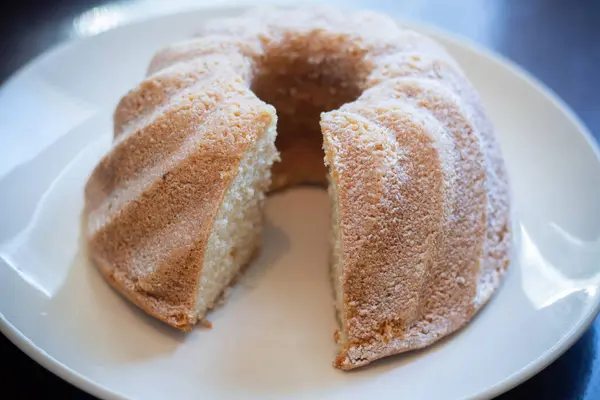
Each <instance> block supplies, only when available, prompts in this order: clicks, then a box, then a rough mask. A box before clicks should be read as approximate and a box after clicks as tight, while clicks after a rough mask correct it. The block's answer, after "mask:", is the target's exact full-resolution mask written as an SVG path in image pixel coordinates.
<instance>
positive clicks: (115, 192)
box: [85, 80, 274, 330]
mask: <svg viewBox="0 0 600 400" xmlns="http://www.w3.org/2000/svg"><path fill="white" fill-rule="evenodd" d="M216 84H217V82H216V81H215V80H213V81H211V83H210V85H211V87H214V85H216ZM144 85H145V84H142V86H144ZM196 87H197V90H196V91H192V92H190V93H189V94H188V95H186V96H189V98H188V99H187V100H188V101H189V103H179V104H178V105H176V104H172V105H171V107H170V108H169V113H168V114H169V118H168V119H165V118H163V117H160V116H159V117H158V118H156V119H153V120H151V121H150V122H149V123H148V124H147V125H144V127H142V128H139V129H138V130H137V131H135V132H132V133H130V134H128V136H127V137H126V138H125V139H124V140H121V141H118V142H117V144H116V146H115V149H114V150H113V152H111V153H109V154H108V155H107V156H106V157H105V158H104V159H103V160H102V161H101V162H100V164H99V165H98V166H97V167H96V169H95V170H94V171H93V173H92V175H91V177H90V180H89V181H88V183H87V185H86V190H85V193H86V208H85V217H86V222H87V224H86V225H87V228H86V235H87V237H88V251H89V254H90V256H91V259H92V260H93V261H94V263H95V264H96V265H97V266H98V267H99V269H100V270H101V271H102V272H103V274H104V275H105V277H106V278H107V280H108V281H109V282H110V283H111V284H112V285H113V286H114V287H115V288H116V289H117V290H119V291H120V292H121V293H123V294H124V295H125V296H126V297H127V298H129V299H130V300H131V301H132V302H134V303H135V304H137V305H138V306H139V307H140V308H142V309H144V310H145V311H146V312H148V313H149V314H151V315H153V316H155V317H156V318H158V319H160V320H162V321H165V322H167V323H169V324H171V325H173V326H174V327H177V328H179V329H182V330H189V329H190V328H191V326H192V325H193V324H194V323H195V322H196V321H197V319H198V316H197V315H195V314H194V304H195V299H196V295H197V285H198V280H199V279H200V273H201V267H202V263H203V257H204V252H205V247H206V243H207V241H208V237H209V235H210V232H211V230H212V223H213V220H214V218H215V215H216V213H217V211H218V209H219V207H220V204H221V201H222V199H223V196H224V194H225V192H226V190H227V188H228V186H229V184H230V183H231V181H232V180H233V179H234V178H235V174H236V171H237V170H238V168H237V167H238V164H239V162H240V160H241V159H242V157H243V155H244V154H245V152H246V149H247V148H248V147H249V146H250V145H252V144H253V143H254V142H255V141H256V140H257V138H258V136H259V135H260V134H262V132H263V131H264V130H265V129H266V128H267V127H268V126H269V125H270V123H271V121H272V119H273V118H274V116H273V114H272V111H271V109H270V108H269V107H267V106H266V105H264V103H263V102H261V101H260V100H258V99H257V98H256V97H255V96H254V95H252V94H251V93H250V92H248V91H247V90H245V89H243V87H241V88H240V87H236V86H235V85H232V84H231V83H226V84H221V85H220V86H219V87H218V89H219V90H216V91H215V92H214V93H212V92H211V91H210V90H209V91H206V90H202V86H198V85H197V86H196ZM121 104H125V103H124V102H122V103H121ZM120 111H121V110H120V109H117V113H119V112H120ZM174 115H177V117H174ZM147 127H148V128H147ZM147 129H151V130H152V134H151V135H150V136H145V138H146V139H145V140H137V138H138V137H139V136H140V135H144V134H145V131H146V130H147ZM148 138H152V139H153V140H148ZM157 143H158V144H157ZM120 146H129V147H128V148H129V149H130V150H129V152H123V153H120V152H119V149H120ZM136 157H137V158H136ZM149 158H150V160H148V159H149ZM132 159H135V160H136V162H134V163H131V160H132ZM138 160H139V161H138ZM106 164H112V166H111V167H110V168H107V167H106V166H105V165H106ZM140 164H143V166H140ZM200 317H202V316H200Z"/></svg>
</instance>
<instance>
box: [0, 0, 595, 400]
mask: <svg viewBox="0 0 600 400" xmlns="http://www.w3.org/2000/svg"><path fill="white" fill-rule="evenodd" d="M363 1H364V4H366V5H368V6H369V7H371V8H374V9H379V10H382V11H387V12H389V13H392V14H394V15H396V16H399V17H402V18H407V19H413V20H421V21H424V22H427V23H429V24H433V25H437V26H439V27H441V28H444V29H447V30H449V31H453V32H455V33H458V34H460V35H463V36H466V37H468V38H470V39H471V40H473V41H475V42H478V43H479V44H482V45H484V46H486V47H488V48H489V49H492V50H494V51H496V52H498V53H500V54H502V55H504V56H505V57H507V58H509V59H511V60H513V61H515V62H516V63H518V64H520V65H521V66H522V67H524V68H525V69H526V70H528V71H529V72H531V73H532V74H533V75H535V76H537V77H538V78H539V79H540V80H541V81H542V82H543V83H545V84H546V85H547V86H548V87H549V88H551V89H552V90H553V91H554V92H556V93H557V94H558V95H559V96H560V97H562V98H563V99H564V100H565V101H566V103H567V104H568V105H569V106H571V107H572V108H573V110H574V111H575V112H576V113H577V114H578V115H579V117H580V118H581V119H582V120H583V122H584V123H585V124H586V125H587V126H588V128H589V129H590V130H591V132H592V134H593V135H594V137H595V138H596V140H598V139H600V1H595V0H589V1H577V0H572V1H566V0H522V1H519V0H512V1H511V0H455V1H447V0H421V1H398V0H382V1H373V0H371V1H365V0H363ZM11 3H14V2H11ZM107 3H108V2H106V1H99V0H55V1H50V0H22V1H20V2H18V5H13V6H12V7H13V8H11V9H10V10H9V9H8V7H7V4H8V3H6V4H5V3H3V6H4V7H3V10H2V12H1V15H0V55H1V58H0V83H2V82H4V81H5V80H6V79H7V78H8V77H9V76H10V75H11V74H12V73H13V72H15V71H16V70H17V69H18V68H19V67H21V66H22V65H24V64H25V63H27V62H28V61H30V60H31V59H32V58H33V57H35V56H36V55H38V54H40V53H42V52H43V51H45V50H47V49H48V48H49V47H51V46H53V45H55V44H56V43H59V42H62V41H65V40H69V39H74V38H77V37H78V35H81V32H79V33H77V32H76V30H74V29H73V26H74V25H73V21H74V18H76V17H77V16H78V15H80V14H81V13H82V12H85V11H86V10H89V9H90V8H92V7H101V6H103V5H105V4H107ZM130 3H131V2H130ZM136 3H143V0H138V1H136ZM352 3H354V4H358V5H360V3H361V1H358V0H357V1H353V2H352ZM599 332H600V319H597V320H596V321H595V322H594V324H593V325H592V326H591V328H590V329H589V330H588V331H587V332H586V333H585V334H584V335H583V336H582V337H581V339H579V341H578V342H576V344H575V345H574V346H573V347H572V348H571V349H570V350H568V351H567V352H566V353H565V354H564V355H563V356H562V357H560V358H559V359H558V360H557V361H555V362H554V363H553V364H551V365H550V366H549V367H547V368H546V369H545V370H544V371H542V372H541V373H539V374H538V375H536V376H535V377H533V378H532V379H530V380H529V381H527V382H525V383H523V384H521V385H520V386H518V387H517V388H515V389H513V390H512V391H510V392H508V393H506V394H504V395H502V396H500V398H501V399H503V400H505V399H506V400H509V399H515V398H517V399H518V398H527V399H529V398H535V399H585V400H591V399H600V359H599V354H600V334H599ZM0 355H1V357H0V360H1V363H2V364H3V368H2V369H3V370H4V372H3V373H2V379H1V382H2V386H3V387H2V389H3V392H4V393H11V392H13V391H16V393H19V396H18V397H16V398H30V397H39V395H40V394H42V396H43V397H49V396H50V394H51V395H52V396H53V397H54V396H55V397H58V398H63V399H64V398H74V399H87V398H92V397H91V396H89V395H87V394H85V393H83V392H82V391H80V390H78V389H76V388H74V387H73V386H71V385H69V384H68V383H66V382H64V381H62V380H61V379H59V378H57V377H56V376H54V375H53V374H52V373H50V372H48V371H46V370H45V369H43V368H42V367H41V366H39V365H37V364H36V363H35V362H34V361H32V360H31V359H29V358H28V357H27V356H26V355H24V354H23V353H21V351H20V350H18V349H17V348H16V347H15V346H14V345H12V344H11V343H10V342H9V341H8V340H7V339H6V338H5V337H3V336H2V335H0ZM24 378H25V379H26V381H27V382H28V384H27V385H23V383H22V382H23V379H24Z"/></svg>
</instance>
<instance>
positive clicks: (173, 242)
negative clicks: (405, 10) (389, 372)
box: [84, 8, 511, 369]
mask: <svg viewBox="0 0 600 400" xmlns="http://www.w3.org/2000/svg"><path fill="white" fill-rule="evenodd" d="M275 126H277V132H276V133H275ZM271 165H272V169H271ZM305 183H309V184H317V185H323V186H328V187H329V193H330V197H331V204H332V213H331V215H332V230H331V235H332V243H331V263H332V267H331V274H332V283H333V287H334V291H335V294H336V304H337V307H338V316H339V319H340V331H339V333H338V335H337V337H338V341H339V343H340V351H339V354H338V356H337V357H336V359H335V362H334V364H335V366H336V367H338V368H342V369H351V368H355V367H358V366H361V365H365V364H368V363H370V362H371V361H374V360H376V359H379V358H381V357H385V356H388V355H392V354H396V353H400V352H404V351H407V350H411V349H417V348H422V347H425V346H427V345H430V344H432V343H434V342H435V341H437V340H438V339H440V338H442V337H444V336H446V335H448V334H450V333H452V332H455V331H456V330H458V329H459V328H461V327H462V326H464V325H465V324H466V323H467V322H468V321H469V320H470V319H471V318H472V317H473V315H474V314H475V313H476V312H477V311H478V310H479V309H480V308H481V307H482V306H483V305H484V304H485V303H486V301H487V300H488V299H489V298H490V296H491V295H492V293H493V292H494V290H495V289H496V288H497V287H498V286H499V283H500V280H501V278H502V276H503V274H504V272H505V270H506V268H507V267H508V264H509V253H510V242H511V235H510V204H509V187H508V181H507V177H506V172H505V168H504V161H503V159H502V154H501V151H500V147H499V145H498V143H497V140H496V137H495V133H494V130H493V127H492V125H491V123H490V121H489V119H488V117H487V116H486V113H485V110H484V109H483V105H482V103H481V101H480V99H479V97H478V95H477V93H476V92H475V90H474V89H473V87H472V86H471V85H470V83H469V82H468V80H467V79H466V77H465V75H464V74H463V72H462V71H461V69H460V67H459V66H458V65H457V63H456V62H455V61H454V60H453V59H452V57H450V56H449V55H448V54H447V53H446V51H445V50H444V49H443V48H442V47H441V46H439V45H438V44H436V43H435V42H434V41H433V40H431V39H429V38H427V37H425V36H423V35H421V34H418V33H415V32H413V31H410V30H407V29H404V28H402V27H399V26H398V25H397V24H396V23H395V22H394V21H393V20H391V19H389V18H388V17H386V16H382V15H380V14H375V13H368V12H342V11H339V10H335V9H332V8H316V9H314V8H312V9H294V10H272V9H267V10H253V11H250V12H248V13H245V14H243V15H241V16H239V17H235V18H228V19H220V20H214V21H210V22H209V23H207V24H205V25H204V26H203V27H201V29H200V30H199V32H198V35H197V36H196V37H194V38H191V39H189V40H186V41H183V42H180V43H176V44H174V45H172V46H169V47H168V48H166V49H163V50H161V51H160V52H159V53H157V54H156V56H155V57H154V59H153V60H152V62H151V63H150V66H149V69H148V76H147V78H146V79H145V80H144V81H143V82H142V83H140V84H139V85H138V86H137V87H136V88H134V89H132V90H131V91H130V92H129V93H128V94H126V95H125V96H124V97H123V98H122V99H121V101H120V103H119V105H118V106H117V108H116V111H115V139H114V145H113V148H112V150H111V151H110V153H109V154H107V155H106V157H104V158H103V159H102V161H101V162H100V164H99V165H98V167H97V168H96V169H95V170H94V172H93V174H92V176H91V177H90V180H89V182H88V184H87V187H86V192H85V197H86V208H85V212H84V217H85V221H86V232H85V233H86V235H87V239H88V243H89V246H88V247H89V253H90V257H91V258H92V260H93V261H94V263H95V264H96V265H97V266H98V268H99V269H100V270H101V271H102V272H103V274H104V275H105V277H106V278H107V280H108V281H109V282H110V283H111V284H112V285H113V286H114V287H115V288H117V289H118V290H119V291H120V292H121V293H123V294H124V295H125V296H126V297H128V298H129V299H130V300H131V301H133V302H134V303H135V304H137V305H138V306H140V307H141V308H142V309H144V310H145V311H147V312H148V313H149V314H151V315H153V316H154V317H156V318H159V319H161V320H163V321H165V322H167V323H169V324H171V325H173V326H175V327H177V328H180V329H183V330H189V329H190V328H191V327H192V325H193V324H194V323H196V322H197V321H198V320H201V319H203V318H204V316H205V313H206V311H207V310H209V309H210V308H212V307H213V306H214V304H215V302H216V301H217V297H218V296H217V295H218V294H219V293H220V292H221V291H222V290H223V289H224V288H225V287H226V286H227V285H229V284H231V282H232V281H233V279H234V278H235V275H236V274H237V273H238V272H239V269H240V268H241V267H242V266H243V265H245V264H247V263H248V262H249V261H250V257H251V255H252V253H253V252H254V250H255V249H256V248H257V246H258V235H259V233H260V230H261V223H262V221H261V218H260V210H261V207H262V204H263V202H264V196H265V195H266V193H268V192H269V191H275V190H280V189H285V188H289V187H292V186H294V185H297V184H305ZM221 270H223V271H225V272H223V271H221ZM215 282H217V283H215ZM257 312H260V310H257Z"/></svg>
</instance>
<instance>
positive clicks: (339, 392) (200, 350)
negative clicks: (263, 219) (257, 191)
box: [0, 9, 600, 399]
mask: <svg viewBox="0 0 600 400" xmlns="http://www.w3.org/2000/svg"><path fill="white" fill-rule="evenodd" d="M228 12H236V11H235V10H231V9H230V10H229V11H227V10H225V11H218V12H217V11H215V10H213V11H207V10H202V11H194V12H190V13H182V14H176V15H168V16H163V17H158V18H154V19H149V20H146V21H142V22H138V23H135V24H132V25H128V26H125V27H121V28H118V29H115V30H112V31H108V32H106V33H104V34H101V35H98V36H94V37H91V38H88V39H85V40H81V41H78V42H75V43H70V44H67V45H65V46H62V47H60V48H58V49H56V50H54V51H52V52H50V53H48V54H46V55H44V56H42V57H41V58H39V59H37V60H36V61H35V62H34V63H32V64H30V65H29V66H28V67H27V68H25V69H24V70H22V71H21V72H20V73H19V74H17V75H16V76H15V77H14V78H13V79H12V80H11V81H10V82H8V83H7V84H6V86H5V87H4V88H3V90H2V91H1V92H0V133H1V134H0V177H1V178H0V243H1V244H0V256H1V259H0V313H1V315H0V316H1V324H0V326H1V328H2V332H3V333H4V334H6V335H8V337H9V338H10V339H11V340H12V341H14V342H15V343H16V344H17V345H18V346H19V347H20V348H22V349H23V350H24V351H25V352H27V354H29V355H30V356H31V357H33V358H34V359H35V360H37V361H38V362H40V363H41V364H42V365H44V366H45V367H46V368H48V369H49V370H51V371H53V372H55V373H56V374H58V375H59V376H61V377H63V378H65V379H66V380H68V381H70V382H71V383H74V384H75V385H77V386H79V387H81V388H82V389H84V390H87V391H89V392H91V393H93V394H95V395H97V396H99V397H104V398H119V397H133V398H144V399H153V398H156V399H159V398H177V399H185V398H199V397H202V398H217V397H219V398H227V399H235V398H242V397H243V398H257V399H267V398H282V397H286V398H298V399H300V398H331V399H333V398H335V399H342V398H343V399H353V398H356V399H361V398H380V399H384V398H394V399H398V398H410V399H432V398H465V397H488V396H492V395H496V394H498V393H500V392H502V391H504V390H507V389H509V388H511V387H512V386H514V385H516V384H517V383H519V382H521V381H523V380H524V379H526V378H528V377H530V376H531V375H532V374H534V373H535V372H537V371H539V370H540V369H541V368H543V367H544V366H546V365H547V364H548V363H550V362H551V361H552V360H554V359H555V358H556V357H558V356H559V355H560V354H561V353H563V352H564V351H565V350H566V349H567V348H568V347H569V346H570V345H571V344H572V343H573V342H574V341H575V340H576V339H577V338H578V337H579V336H580V335H581V333H582V332H583V331H584V330H585V329H586V328H587V327H588V326H589V324H590V323H591V322H592V320H593V319H594V317H595V316H596V314H597V312H598V308H599V304H600V292H599V291H598V289H599V285H600V273H599V270H598V260H599V257H598V256H599V255H600V240H599V239H598V238H599V237H600V213H599V209H598V204H600V162H599V157H598V152H597V151H596V149H595V148H594V146H593V144H592V141H591V140H590V135H589V133H588V132H587V131H586V130H585V128H584V127H583V126H582V125H581V123H579V122H578V121H577V119H576V118H575V117H574V116H573V114H572V113H571V112H570V111H568V109H567V108H566V107H565V106H564V105H563V104H562V103H561V102H560V101H558V100H557V99H556V98H555V97H554V96H552V95H551V94H549V93H548V91H547V90H545V89H543V88H542V87H541V86H540V85H539V84H538V83H536V82H535V81H534V80H533V79H532V78H531V77H528V76H526V75H525V74H524V73H523V72H522V71H520V70H518V69H517V68H515V67H514V66H511V65H509V64H508V63H507V62H506V61H502V60H500V59H499V58H498V57H496V56H493V55H491V54H489V53H487V52H485V51H483V50H481V49H478V48H475V47H473V46H472V45H469V44H466V43H464V42H462V41H460V40H457V39H452V38H449V37H448V36H447V35H445V34H442V33H439V32H435V31H428V32H429V33H430V34H431V35H433V36H435V37H436V38H437V39H438V40H440V41H441V42H442V43H443V44H444V45H446V46H447V48H448V49H449V50H450V52H451V53H453V54H454V56H455V57H456V58H457V59H458V60H459V62H460V63H461V64H462V65H463V66H464V68H465V70H466V72H467V73H468V75H469V77H470V78H471V80H472V81H473V82H474V84H475V86H476V87H477V88H478V90H479V91H480V92H481V94H482V97H483V100H484V101H485V103H486V105H487V109H488V111H489V113H490V115H491V117H492V119H493V121H494V123H495V124H496V126H497V128H498V131H499V132H500V140H501V144H502V147H503V150H504V153H505V155H506V159H507V163H508V169H509V173H510V176H511V178H512V184H513V189H514V197H515V205H516V207H517V209H518V216H519V219H518V221H517V223H516V224H515V227H516V230H517V233H518V235H517V238H516V241H517V242H518V249H517V250H516V252H515V256H514V262H513V264H512V267H511V268H510V273H509V274H508V276H507V277H506V280H505V282H504V284H503V285H502V287H501V288H500V290H499V291H498V293H497V295H496V296H494V298H493V299H492V301H491V302H490V303H489V304H488V306H487V307H485V308H484V309H483V310H482V312H481V313H480V314H479V315H478V317H477V318H476V319H475V320H474V321H473V322H472V323H471V324H470V325H468V327H467V328H466V329H464V330H462V331H461V332H459V333H458V334H456V335H453V336H452V337H451V338H449V339H448V340H444V341H442V342H441V343H440V344H438V345H436V346H434V347H431V348H429V349H427V350H425V351H420V352H414V353H410V354H406V355H402V356H397V357H392V358H389V359H387V360H385V361H383V362H379V363H376V364H375V365H373V366H372V367H368V368H363V369H361V370H358V371H354V372H351V373H348V372H341V371H338V370H336V369H334V368H332V366H331V361H332V358H333V356H334V353H335V344H334V341H333V336H332V335H333V331H334V329H335V317H334V311H333V305H332V295H331V291H330V288H329V280H328V267H327V215H328V212H327V198H326V194H325V192H322V191H318V190H316V189H297V190H294V191H291V192H288V193H286V194H283V195H278V196H276V197H273V198H272V199H270V200H269V201H268V204H267V217H268V229H267V230H266V233H265V241H264V243H265V246H264V249H263V252H262V255H261V256H260V258H259V259H258V260H257V261H256V262H255V263H254V264H253V265H252V267H251V268H250V269H249V271H248V273H247V274H246V276H245V277H244V278H243V280H242V282H241V283H240V284H239V285H238V286H237V287H236V288H235V290H234V291H233V295H232V296H231V298H230V299H229V301H228V304H227V305H226V307H223V308H220V309H218V310H217V311H215V312H213V313H212V314H211V315H210V319H211V320H212V321H213V323H214V328H213V329H212V330H206V329H200V328H198V329H195V330H194V331H193V332H192V333H190V334H187V335H185V334H181V333H177V332H175V331H173V330H172V329H170V328H168V327H166V326H163V325H162V324H160V323H157V322H155V321H153V320H151V319H150V318H148V317H147V316H146V315H144V314H143V313H141V312H139V311H138V310H137V309H136V308H134V307H132V306H130V305H129V303H127V302H125V301H124V300H122V298H121V297H120V296H119V295H117V294H116V293H115V292H114V291H112V290H111V289H110V288H109V287H108V286H107V285H106V284H105V283H104V281H103V280H102V278H101V277H100V276H99V274H98V273H97V272H96V270H94V269H93V268H92V267H90V266H89V265H88V264H87V263H86V261H85V260H84V259H83V258H82V256H81V252H80V250H79V247H78V232H79V224H78V216H79V212H80V210H81V206H82V186H83V184H84V182H85V179H86V177H87V175H88V174H89V172H90V171H91V169H92V168H93V166H94V165H95V163H96V162H97V160H98V159H99V157H100V156H101V155H102V154H103V153H104V152H105V151H106V150H107V149H108V146H109V143H110V137H111V112H112V109H113V107H114V105H115V103H116V101H117V100H118V98H119V97H120V96H121V95H122V94H123V93H124V92H125V91H126V90H127V89H129V88H130V87H131V86H132V85H134V84H135V83H136V82H137V81H138V80H140V79H141V77H142V75H143V73H144V71H145V68H146V65H147V63H148V61H149V59H150V57H151V55H152V53H153V52H154V51H155V50H156V49H157V48H159V47H161V46H163V45H165V44H167V43H169V42H171V41H174V40H176V39H180V38H185V37H187V36H188V35H190V34H191V33H192V32H194V31H195V29H196V28H197V26H198V25H199V24H200V23H201V21H202V19H203V18H207V17H211V16H214V15H215V14H223V13H228ZM290 209H293V210H294V212H289V210H290Z"/></svg>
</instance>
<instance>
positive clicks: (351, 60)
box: [251, 31, 366, 190]
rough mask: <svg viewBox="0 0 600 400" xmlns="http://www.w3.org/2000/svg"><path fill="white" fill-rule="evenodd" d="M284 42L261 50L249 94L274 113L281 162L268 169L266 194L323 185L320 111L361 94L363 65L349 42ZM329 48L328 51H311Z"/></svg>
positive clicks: (317, 38)
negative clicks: (270, 177) (307, 185)
mask: <svg viewBox="0 0 600 400" xmlns="http://www.w3.org/2000/svg"><path fill="white" fill-rule="evenodd" d="M325 35H326V34H325V33H323V32H320V31H316V32H313V33H312V34H311V35H309V36H306V37H286V38H284V39H283V40H282V41H277V42H275V43H269V44H268V45H265V46H264V54H263V55H262V56H261V57H260V60H259V61H258V62H257V72H256V74H255V76H254V79H253V82H252V85H251V90H252V91H253V92H254V93H255V94H256V95H257V96H258V97H259V98H260V99H261V100H263V101H264V102H265V103H267V104H271V105H272V106H274V107H275V109H276V110H277V118H278V121H277V139H276V142H275V146H276V147H277V150H278V151H279V152H280V154H281V160H280V162H276V163H275V164H274V165H273V169H272V174H273V176H272V184H271V190H278V189H283V188H289V187H292V186H295V185H298V184H311V185H318V186H322V187H326V186H327V168H326V167H325V165H324V163H323V135H322V133H321V128H320V126H319V120H320V115H321V113H322V112H326V111H331V110H335V109H337V108H339V107H340V106H342V105H343V104H346V103H349V102H352V101H354V100H355V99H356V98H358V96H359V95H360V93H361V91H362V86H363V83H364V77H365V76H366V74H365V71H364V70H365V65H364V61H363V59H362V56H363V54H361V53H360V52H355V53H350V52H344V51H340V49H347V48H348V47H349V45H350V43H343V41H344V40H345V41H349V40H350V38H348V37H339V36H336V37H333V36H331V37H326V36H325ZM324 44H325V45H329V46H330V47H331V48H330V49H329V50H330V51H323V49H320V48H319V49H314V48H313V47H316V46H323V45H324Z"/></svg>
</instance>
